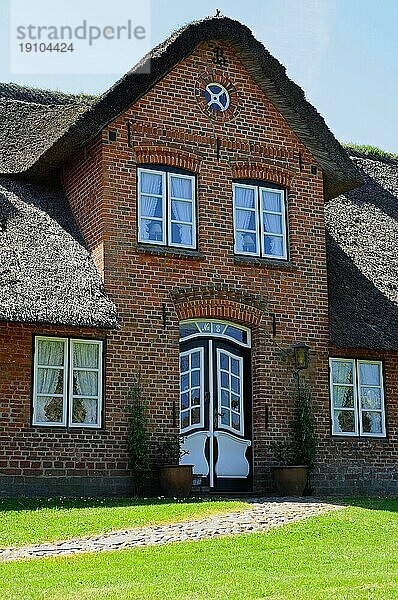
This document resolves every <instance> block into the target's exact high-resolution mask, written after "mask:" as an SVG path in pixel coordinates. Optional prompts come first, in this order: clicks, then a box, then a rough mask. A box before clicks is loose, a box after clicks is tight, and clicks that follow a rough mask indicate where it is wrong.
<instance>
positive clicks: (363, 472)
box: [313, 346, 398, 494]
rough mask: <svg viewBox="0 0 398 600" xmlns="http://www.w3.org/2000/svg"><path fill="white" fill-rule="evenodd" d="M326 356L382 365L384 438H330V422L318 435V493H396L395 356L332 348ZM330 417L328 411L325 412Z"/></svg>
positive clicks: (397, 382)
mask: <svg viewBox="0 0 398 600" xmlns="http://www.w3.org/2000/svg"><path fill="white" fill-rule="evenodd" d="M330 357H331V358H339V357H348V358H356V359H366V360H380V361H382V362H383V371H384V395H385V410H386V428H387V435H386V438H363V437H362V438H361V437H344V436H332V435H331V423H329V428H328V429H326V428H325V429H324V430H322V431H321V432H320V435H319V447H318V457H319V460H318V464H317V467H316V469H315V472H314V474H313V479H314V483H315V484H316V488H317V490H319V491H320V492H322V491H324V492H328V493H330V492H333V493H337V492H342V493H347V492H348V493H353V494H375V493H377V494H380V493H396V492H397V482H398V468H397V458H398V410H397V403H396V389H397V385H398V365H397V359H396V353H394V352H376V351H375V350H365V349H353V348H336V347H333V346H331V348H330ZM327 414H328V417H329V418H330V409H329V411H328V413H327Z"/></svg>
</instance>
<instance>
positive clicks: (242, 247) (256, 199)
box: [233, 183, 287, 259]
mask: <svg viewBox="0 0 398 600" xmlns="http://www.w3.org/2000/svg"><path fill="white" fill-rule="evenodd" d="M233 204H234V237H235V254H247V255H249V256H262V257H264V258H276V259H287V227H286V203H285V192H284V190H281V189H276V188H273V187H266V186H265V185H252V184H246V183H234V184H233Z"/></svg>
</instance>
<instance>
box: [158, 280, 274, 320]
mask: <svg viewBox="0 0 398 600" xmlns="http://www.w3.org/2000/svg"><path fill="white" fill-rule="evenodd" d="M170 297H171V299H172V301H173V302H174V305H175V310H176V312H177V315H178V318H179V320H180V321H183V320H186V319H194V318H200V317H205V318H208V319H211V318H212V319H225V320H227V321H233V322H234V321H236V322H237V323H244V324H246V325H254V326H256V325H258V324H259V323H260V321H261V318H262V316H263V314H264V312H265V311H266V310H267V305H268V303H267V302H266V301H265V300H264V299H263V298H262V296H261V295H260V294H256V295H255V294H249V293H247V292H245V291H244V290H241V289H238V288H233V287H232V286H229V285H227V284H224V285H213V286H190V287H187V288H176V289H175V290H172V291H171V292H170Z"/></svg>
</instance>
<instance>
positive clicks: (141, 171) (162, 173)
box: [137, 168, 167, 246]
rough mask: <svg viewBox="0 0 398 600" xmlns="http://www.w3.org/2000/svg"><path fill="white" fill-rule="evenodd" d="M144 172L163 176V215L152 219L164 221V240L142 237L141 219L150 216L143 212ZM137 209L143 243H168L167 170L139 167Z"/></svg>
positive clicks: (139, 232) (139, 237)
mask: <svg viewBox="0 0 398 600" xmlns="http://www.w3.org/2000/svg"><path fill="white" fill-rule="evenodd" d="M142 173H150V174H151V175H160V176H161V178H162V217H151V218H150V220H152V221H160V222H161V223H162V232H163V239H162V240H148V239H146V238H142V237H141V231H142V228H141V219H147V218H149V217H146V216H143V215H142V214H141V175H142ZM137 198H138V202H137V211H138V241H139V242H140V243H141V244H151V246H152V245H159V246H165V245H166V202H167V197H166V172H165V171H155V169H142V168H139V169H138V181H137Z"/></svg>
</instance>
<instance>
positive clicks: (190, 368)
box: [180, 348, 204, 433]
mask: <svg viewBox="0 0 398 600" xmlns="http://www.w3.org/2000/svg"><path fill="white" fill-rule="evenodd" d="M203 356H204V355H203V348H194V349H193V350H187V351H186V352H181V354H180V429H181V432H182V433H183V432H184V431H187V430H188V429H189V430H191V429H194V428H200V427H203V426H204V360H203Z"/></svg>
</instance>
